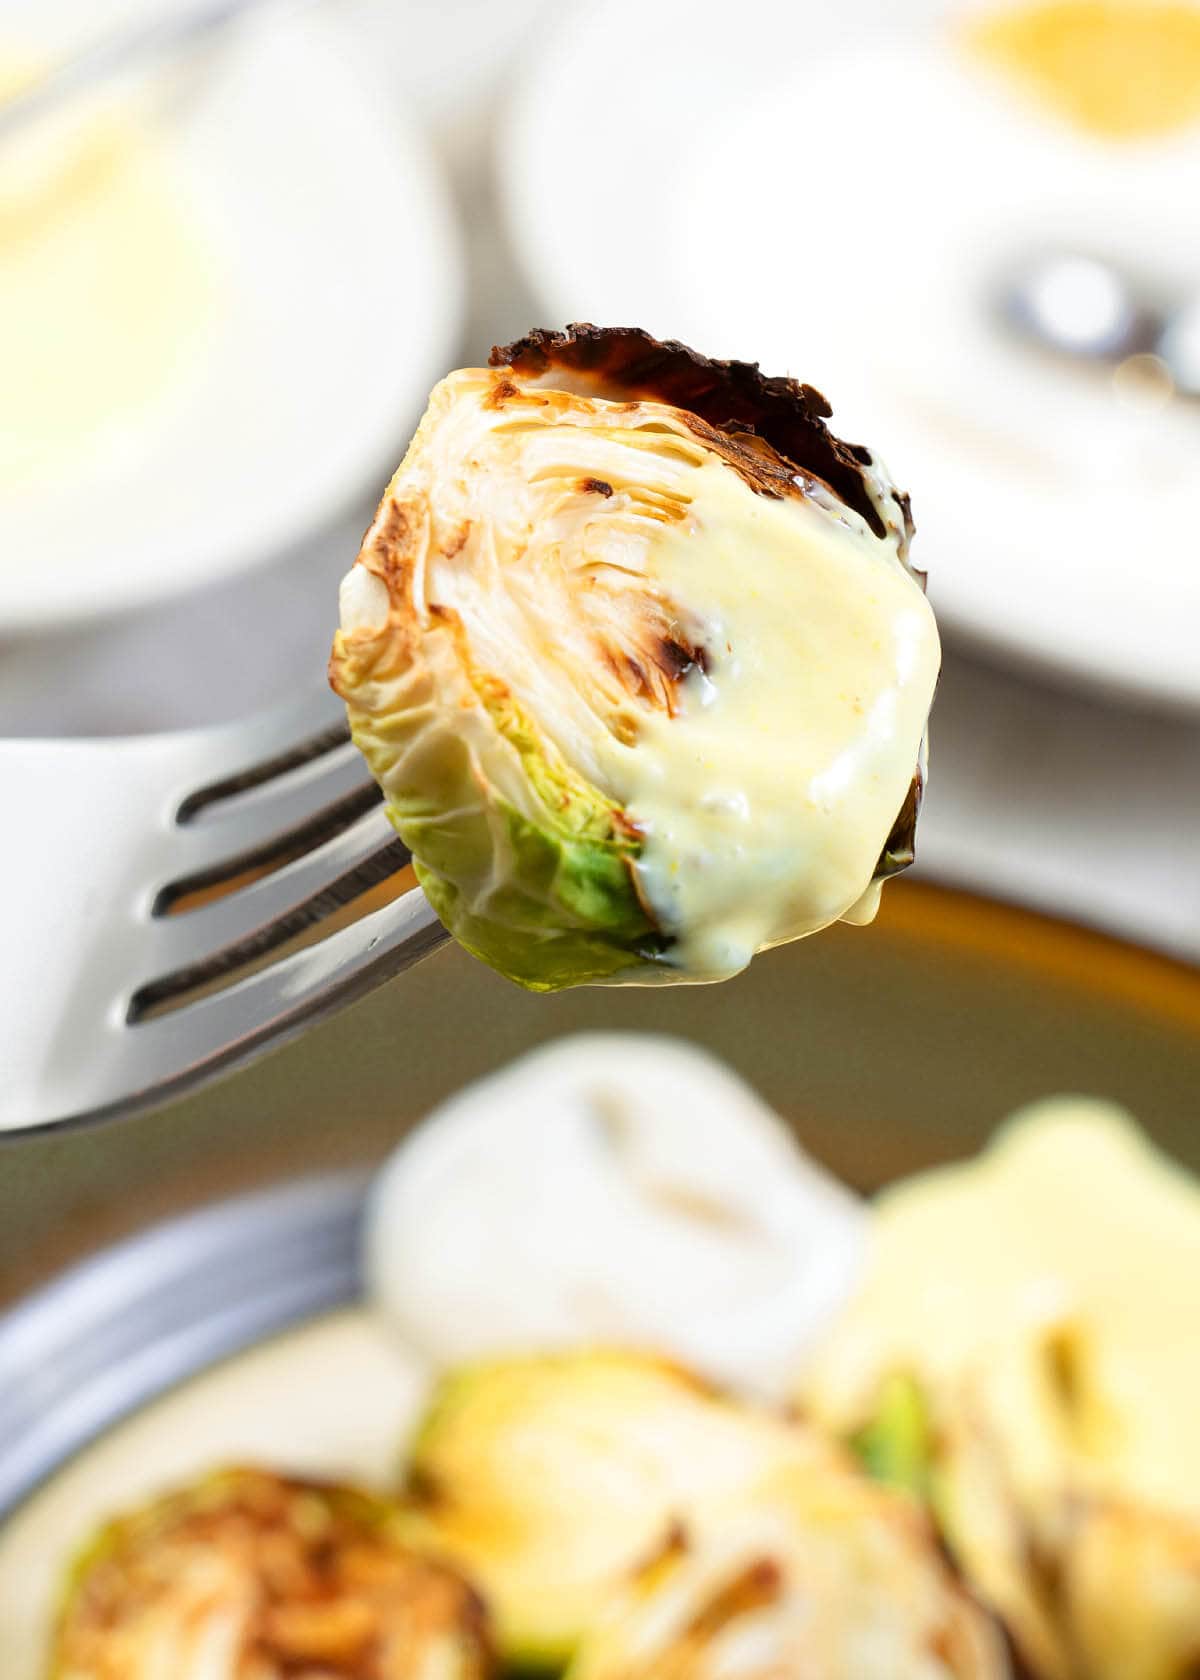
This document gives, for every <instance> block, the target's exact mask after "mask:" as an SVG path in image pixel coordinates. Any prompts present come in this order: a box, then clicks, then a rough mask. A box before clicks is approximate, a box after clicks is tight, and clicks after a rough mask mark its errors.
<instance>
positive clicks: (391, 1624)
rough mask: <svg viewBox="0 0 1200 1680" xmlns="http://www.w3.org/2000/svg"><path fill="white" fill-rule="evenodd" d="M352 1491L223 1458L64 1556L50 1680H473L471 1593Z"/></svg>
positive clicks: (482, 1665) (482, 1639)
mask: <svg viewBox="0 0 1200 1680" xmlns="http://www.w3.org/2000/svg"><path fill="white" fill-rule="evenodd" d="M394 1519H395V1509H394V1507H393V1506H391V1505H389V1504H387V1503H386V1502H384V1501H381V1500H378V1499H375V1498H372V1497H371V1496H369V1495H367V1494H365V1493H360V1492H357V1491H356V1490H354V1489H350V1488H344V1487H336V1486H333V1485H328V1486H327V1485H325V1484H321V1483H312V1482H300V1481H291V1480H287V1479H285V1478H283V1477H280V1476H275V1475H270V1474H267V1473H265V1472H263V1471H258V1470H226V1471H221V1472H219V1473H216V1474H214V1475H211V1476H208V1477H206V1478H205V1479H204V1480H203V1481H201V1482H198V1483H196V1484H195V1485H194V1486H192V1487H189V1488H186V1489H184V1490H182V1491H181V1492H178V1493H173V1494H170V1495H168V1496H167V1497H166V1498H163V1499H159V1500H156V1501H155V1502H154V1503H152V1504H150V1505H147V1506H145V1507H143V1508H142V1509H141V1510H139V1511H135V1512H132V1513H130V1514H129V1515H126V1516H122V1517H118V1518H117V1519H116V1520H115V1521H113V1522H111V1523H109V1524H108V1525H107V1526H106V1527H105V1528H103V1529H102V1530H101V1531H100V1533H99V1534H98V1535H97V1536H96V1537H95V1539H94V1540H93V1541H92V1542H91V1544H90V1545H89V1546H88V1547H87V1549H86V1551H85V1552H84V1553H83V1554H82V1555H81V1556H80V1558H79V1560H78V1562H77V1563H76V1565H75V1567H74V1569H73V1571H72V1574H71V1578H70V1581H69V1583H68V1587H67V1592H66V1596H65V1599H64V1602H63V1607H62V1611H61V1615H60V1618H59V1623H58V1628H57V1633H56V1637H55V1643H54V1655H53V1658H52V1662H51V1667H50V1676H51V1680H298V1677H299V1676H305V1677H306V1680H310V1677H311V1680H317V1677H318V1676H319V1677H320V1680H431V1677H433V1676H436V1677H437V1680H485V1677H487V1676H490V1675H491V1674H492V1673H493V1672H494V1665H493V1662H492V1658H491V1655H490V1649H489V1640H488V1635H487V1628H486V1619H485V1614H484V1610H483V1606H482V1603H481V1601H480V1600H479V1599H478V1598H477V1597H476V1595H475V1593H474V1592H473V1590H472V1589H471V1588H470V1587H469V1586H467V1584H466V1583H465V1582H464V1581H463V1580H462V1579H461V1578H460V1577H459V1576H457V1575H456V1574H455V1573H454V1572H453V1571H451V1570H450V1569H448V1568H446V1567H445V1566H444V1565H442V1564H440V1563H435V1562H432V1561H431V1560H429V1559H428V1558H425V1557H422V1556H420V1555H419V1554H418V1553H416V1552H414V1551H412V1550H410V1549H409V1548H407V1547H405V1546H403V1545H402V1544H400V1542H399V1541H398V1540H397V1539H396V1538H395V1536H394V1533H393V1524H394Z"/></svg>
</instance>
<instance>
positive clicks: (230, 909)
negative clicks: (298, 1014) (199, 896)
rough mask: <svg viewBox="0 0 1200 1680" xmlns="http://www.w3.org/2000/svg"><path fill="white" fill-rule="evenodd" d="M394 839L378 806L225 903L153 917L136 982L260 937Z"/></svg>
mask: <svg viewBox="0 0 1200 1680" xmlns="http://www.w3.org/2000/svg"><path fill="white" fill-rule="evenodd" d="M395 838H396V831H395V829H394V828H393V827H392V825H391V823H390V822H389V821H388V819H387V817H386V816H385V815H384V812H383V810H382V809H381V808H380V807H379V806H376V807H375V808H374V810H372V811H369V812H368V813H367V815H366V816H363V817H359V818H358V819H357V821H355V822H353V823H351V825H350V827H349V828H347V829H344V830H343V831H342V832H341V833H340V834H337V835H335V836H334V837H333V838H332V839H331V840H327V841H325V842H324V844H322V845H319V846H317V847H316V848H315V849H314V850H312V851H310V852H306V853H304V855H303V856H301V857H298V858H295V859H294V860H293V861H292V862H291V863H288V864H285V865H284V866H283V867H282V868H280V869H277V870H275V871H273V872H272V873H271V874H269V875H264V876H262V877H261V878H260V879H258V880H256V881H252V882H250V884H249V885H247V886H244V887H241V888H239V889H238V890H237V891H235V892H231V893H229V894H228V895H227V896H226V897H224V898H219V899H216V900H215V901H213V902H212V903H210V904H202V905H200V906H199V907H198V908H197V909H194V910H188V911H186V912H184V913H182V914H180V915H176V916H158V917H154V918H153V920H152V922H151V926H150V932H149V938H148V940H147V945H146V963H145V967H144V972H143V973H142V974H140V975H139V976H137V978H138V979H139V980H149V979H151V978H154V977H156V976H158V975H162V974H168V973H170V972H172V971H173V970H175V969H179V968H186V967H188V966H190V965H191V964H193V963H196V962H198V961H200V960H201V959H202V958H203V957H206V956H208V955H210V954H211V953H212V952H214V951H218V950H220V949H222V947H224V946H226V945H232V944H233V943H234V942H235V941H239V940H243V939H246V938H248V937H253V936H254V935H255V934H259V933H261V932H263V931H264V930H265V929H267V928H269V927H270V926H271V925H272V924H273V923H275V922H277V921H279V919H280V918H281V917H284V916H287V915H288V914H289V913H290V912H292V911H294V910H296V909H298V908H299V907H300V906H301V905H303V904H306V903H307V902H308V901H309V900H310V899H312V898H314V897H315V896H316V895H317V894H318V893H320V892H323V891H324V890H325V888H326V887H328V886H329V885H330V884H331V883H332V882H334V881H336V880H337V879H338V878H339V877H340V876H342V875H344V874H345V873H346V872H347V871H348V870H351V869H355V868H356V867H357V866H358V865H359V864H361V863H363V862H364V861H365V860H366V859H367V858H369V857H371V856H372V855H373V854H374V853H376V852H379V851H382V850H383V848H384V847H385V846H388V845H390V844H391V842H392V841H394V840H395Z"/></svg>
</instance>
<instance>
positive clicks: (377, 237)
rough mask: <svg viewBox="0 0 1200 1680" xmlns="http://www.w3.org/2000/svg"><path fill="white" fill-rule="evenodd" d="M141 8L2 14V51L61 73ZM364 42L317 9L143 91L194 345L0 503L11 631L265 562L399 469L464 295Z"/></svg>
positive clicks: (454, 250) (427, 191) (255, 16)
mask: <svg viewBox="0 0 1200 1680" xmlns="http://www.w3.org/2000/svg"><path fill="white" fill-rule="evenodd" d="M168 3H169V4H170V5H171V6H172V7H173V8H175V7H178V8H183V7H186V5H187V4H188V0H168ZM147 9H148V8H147V3H146V0H138V3H137V4H132V3H131V0H125V3H123V4H114V5H110V6H106V7H105V8H104V10H103V20H102V19H101V17H100V16H98V8H96V7H95V5H94V4H93V3H92V0H38V3H37V4H33V3H27V4H24V5H22V6H20V7H16V6H13V7H10V8H9V9H8V10H7V12H6V14H5V17H4V20H3V26H2V37H3V38H2V39H0V51H5V52H7V51H8V50H9V49H12V50H13V51H14V52H22V53H24V52H27V51H29V50H32V51H33V52H35V53H37V54H46V55H50V56H53V54H54V53H55V52H57V51H59V50H61V49H62V48H63V47H65V46H67V45H69V44H70V43H71V42H73V41H78V40H81V39H85V38H87V37H89V36H90V35H93V34H94V33H95V32H96V31H97V30H98V29H100V28H102V27H103V24H104V22H111V21H113V20H114V19H116V18H117V17H121V16H129V15H130V14H131V13H133V12H138V11H145V10H147ZM150 9H156V10H158V11H159V12H160V13H161V11H162V9H163V7H162V4H160V5H159V6H158V7H157V8H150ZM366 46H367V43H363V42H360V41H356V40H355V39H354V38H353V37H352V36H351V35H350V34H349V32H348V31H347V30H346V29H345V28H343V27H341V26H339V25H338V23H337V21H336V19H335V18H334V17H333V16H330V15H328V14H327V13H326V12H325V10H324V8H322V7H320V6H316V5H312V6H305V7H293V6H280V5H269V6H261V7H257V8H252V9H251V15H248V16H247V17H246V18H244V19H241V20H239V22H238V23H237V24H235V25H233V26H231V27H229V28H227V29H225V30H223V31H221V32H219V33H218V34H217V35H216V36H214V37H211V38H210V39H209V41H208V42H207V43H206V44H205V45H204V47H203V48H202V49H201V51H200V52H199V53H197V54H196V55H195V56H194V58H193V59H192V60H190V61H189V62H188V63H186V64H185V65H184V66H183V67H182V68H180V69H179V70H174V69H172V70H168V71H166V72H164V74H163V77H162V79H161V81H156V82H153V83H151V84H150V86H151V90H152V95H151V96H152V98H153V103H154V106H155V113H156V118H157V120H156V123H155V129H156V132H157V133H158V134H159V135H160V137H161V146H162V156H161V163H162V166H163V167H165V168H166V169H167V170H169V171H170V179H171V181H172V183H173V184H174V185H175V186H177V188H178V191H179V194H180V203H181V205H182V210H183V214H184V215H185V216H186V219H187V223H188V224H189V225H190V227H191V229H192V231H193V232H194V233H195V234H197V235H198V236H199V241H200V248H201V250H202V252H203V258H202V260H203V261H204V263H205V264H206V266H207V267H208V269H209V273H208V275H207V276H206V277H205V278H204V291H205V293H206V294H207V295H206V298H205V304H204V308H203V311H202V319H201V321H200V323H199V326H198V329H197V332H196V334H195V335H193V336H194V337H195V339H196V341H195V342H186V343H184V344H183V345H182V346H181V351H180V356H179V366H178V368H176V369H175V370H173V372H172V375H171V377H170V378H169V379H168V380H166V381H165V382H164V383H162V386H161V389H160V390H156V392H155V393H154V395H153V397H152V398H150V399H148V400H147V401H146V402H145V403H144V404H143V406H142V408H141V409H140V410H138V411H137V412H134V413H131V414H130V415H129V416H127V417H125V418H124V419H123V420H122V423H121V424H120V425H119V426H117V427H113V428H110V431H109V433H108V434H107V435H105V436H104V437H102V438H99V439H96V438H93V440H92V444H91V446H89V448H88V449H87V450H86V451H85V450H79V451H77V452H76V454H75V455H72V456H68V455H67V454H66V453H65V452H64V453H63V454H62V456H61V459H60V461H59V462H58V464H57V465H56V468H55V470H54V472H53V474H52V476H43V477H42V478H32V479H30V480H28V481H27V482H23V483H21V484H20V485H19V486H18V487H17V488H15V489H14V488H13V487H12V485H11V484H10V485H9V486H8V487H7V488H6V489H5V490H4V491H3V493H0V633H4V632H9V633H12V632H26V631H33V630H38V629H43V628H45V629H48V628H51V627H53V628H58V627H60V626H62V625H64V624H77V623H79V622H81V621H85V620H88V619H91V618H95V617H100V616H104V615H108V614H112V613H114V612H117V611H119V610H123V609H126V608H133V607H138V606H142V605H144V604H147V603H149V602H151V601H154V600H158V599H162V598H164V597H166V596H169V595H173V594H176V593H178V592H181V591H184V590H186V589H189V588H192V587H194V586H196V585H200V584H203V583H208V582H212V581H214V580H216V579H218V578H221V577H224V576H228V575H230V574H232V573H234V572H236V571H238V570H240V569H242V568H245V567H249V566H251V565H253V564H254V563H256V562H259V561H264V560H269V559H271V558H273V557H275V556H277V555H278V554H279V552H280V550H281V549H283V548H285V547H286V546H287V545H288V544H289V543H291V542H293V541H294V540H296V539H298V538H299V537H300V536H302V535H303V534H304V533H305V532H308V531H310V530H312V529H313V528H314V527H316V526H319V525H320V524H321V523H322V522H324V521H326V520H328V519H331V518H332V517H333V516H334V515H336V514H337V513H339V512H340V511H342V510H343V509H344V508H345V507H346V506H347V505H348V504H349V503H350V501H351V500H352V499H353V498H356V497H358V496H360V495H362V494H363V492H364V491H365V490H367V489H368V487H370V486H372V482H373V481H375V480H379V481H382V480H383V479H384V478H385V477H386V475H387V473H388V472H389V471H390V470H391V468H392V467H393V466H394V465H395V462H396V461H397V460H398V459H399V456H400V454H401V452H402V451H403V448H404V446H405V444H406V442H407V439H408V436H409V434H410V432H411V428H412V425H413V423H414V422H415V420H416V418H417V417H418V415H419V413H420V410H421V408H422V406H423V403H424V398H425V396H426V394H427V392H428V389H429V386H430V385H431V384H432V383H433V381H434V380H435V379H436V377H437V376H438V375H439V374H440V373H441V372H442V371H443V370H444V368H445V366H446V365H447V363H448V361H449V360H450V359H451V357H452V355H453V353H454V349H455V346H456V342H457V334H458V330H459V326H460V321H461V305H462V290H463V287H462V275H461V268H460V262H459V251H458V246H457V238H456V230H455V228H454V225H453V221H452V217H451V213H450V209H449V205H448V201H447V198H446V196H445V193H444V191H443V187H442V184H441V182H440V180H439V178H438V176H437V175H436V173H435V171H434V169H433V167H432V165H431V162H430V159H429V158H428V156H427V155H426V152H425V150H424V147H423V145H422V144H421V143H420V141H419V139H418V138H417V136H415V135H414V134H413V133H411V132H410V131H409V129H408V128H407V126H406V124H405V122H404V120H403V117H402V114H401V112H400V111H399V110H398V109H397V106H398V104H399V101H398V100H397V99H396V98H395V97H394V96H393V95H392V94H391V93H390V91H389V88H388V84H387V81H386V76H385V67H383V66H378V65H372V64H371V63H369V62H368V61H367V58H366Z"/></svg>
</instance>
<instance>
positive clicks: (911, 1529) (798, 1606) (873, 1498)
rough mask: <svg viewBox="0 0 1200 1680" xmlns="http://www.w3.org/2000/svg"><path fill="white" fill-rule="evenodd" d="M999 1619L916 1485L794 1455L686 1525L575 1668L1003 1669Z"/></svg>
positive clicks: (870, 1676) (755, 1676)
mask: <svg viewBox="0 0 1200 1680" xmlns="http://www.w3.org/2000/svg"><path fill="white" fill-rule="evenodd" d="M1007 1674H1008V1665H1007V1661H1006V1659H1005V1655H1004V1650H1003V1645H1002V1642H1001V1640H1000V1637H999V1635H998V1633H997V1631H996V1630H995V1628H994V1627H993V1626H992V1625H991V1624H990V1623H989V1622H988V1620H987V1618H986V1617H985V1616H984V1615H983V1614H982V1612H981V1611H980V1610H979V1609H978V1608H977V1607H976V1606H975V1605H973V1604H972V1603H971V1602H970V1600H969V1599H968V1598H967V1597H966V1595H965V1593H964V1592H963V1591H962V1589H961V1588H960V1587H959V1586H958V1585H957V1583H956V1582H954V1581H953V1580H952V1578H951V1577H950V1575H949V1573H948V1571H947V1570H946V1568H945V1566H944V1564H943V1563H942V1561H941V1559H940V1557H939V1555H938V1551H937V1547H936V1543H935V1542H934V1539H933V1536H932V1531H931V1530H930V1529H929V1527H928V1525H927V1524H926V1523H925V1522H924V1521H923V1520H922V1518H921V1516H920V1513H919V1509H918V1507H916V1506H915V1505H913V1504H912V1503H911V1502H910V1501H908V1500H907V1499H905V1498H903V1497H899V1496H896V1495H893V1494H890V1493H886V1492H885V1491H884V1490H882V1489H880V1488H877V1487H874V1486H872V1484H871V1483H869V1482H868V1481H866V1480H865V1478H863V1477H861V1476H856V1475H852V1474H850V1473H848V1472H847V1471H846V1470H845V1469H843V1468H842V1467H841V1466H838V1465H833V1464H828V1465H825V1466H821V1467H815V1466H810V1467H807V1468H803V1469H798V1468H796V1467H792V1466H789V1467H787V1468H785V1469H783V1470H780V1471H776V1472H774V1473H773V1474H772V1475H771V1476H770V1477H769V1478H768V1479H767V1481H766V1482H764V1483H763V1484H761V1485H759V1486H758V1487H756V1488H754V1489H752V1490H748V1491H747V1492H746V1493H745V1494H743V1495H742V1496H740V1497H739V1498H738V1499H737V1500H736V1501H733V1502H731V1503H730V1505H729V1506H728V1507H726V1508H725V1509H723V1510H721V1511H719V1512H716V1513H712V1514H710V1515H709V1517H708V1520H707V1521H706V1522H705V1523H704V1524H702V1525H701V1526H700V1528H699V1529H698V1531H697V1532H696V1533H695V1534H694V1535H693V1534H691V1533H690V1532H689V1531H687V1530H682V1531H681V1532H680V1533H679V1534H678V1535H677V1536H676V1537H675V1538H674V1539H673V1541H672V1542H671V1543H670V1544H669V1545H668V1547H667V1548H666V1549H665V1551H664V1554H663V1555H662V1557H660V1558H659V1559H656V1560H655V1561H654V1562H653V1563H651V1564H650V1565H649V1567H647V1568H646V1569H644V1570H643V1571H642V1572H641V1573H640V1574H639V1575H638V1577H636V1578H635V1579H634V1580H633V1581H632V1582H631V1583H630V1584H629V1585H628V1587H627V1588H626V1589H625V1591H624V1593H623V1594H622V1595H621V1597H620V1598H619V1599H618V1600H617V1601H616V1602H615V1604H614V1605H613V1606H612V1608H611V1609H610V1610H609V1612H608V1614H607V1615H606V1616H605V1617H604V1619H603V1620H602V1621H601V1623H600V1624H599V1625H598V1627H597V1628H596V1630H595V1632H594V1633H593V1634H592V1636H591V1637H590V1638H588V1639H587V1640H585V1642H584V1644H583V1647H582V1649H581V1651H580V1653H579V1655H578V1657H577V1658H576V1661H575V1662H574V1663H573V1664H572V1666H571V1668H570V1670H569V1672H568V1676H567V1680H810V1677H813V1680H817V1677H819V1680H1003V1677H1004V1676H1006V1675H1007Z"/></svg>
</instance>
